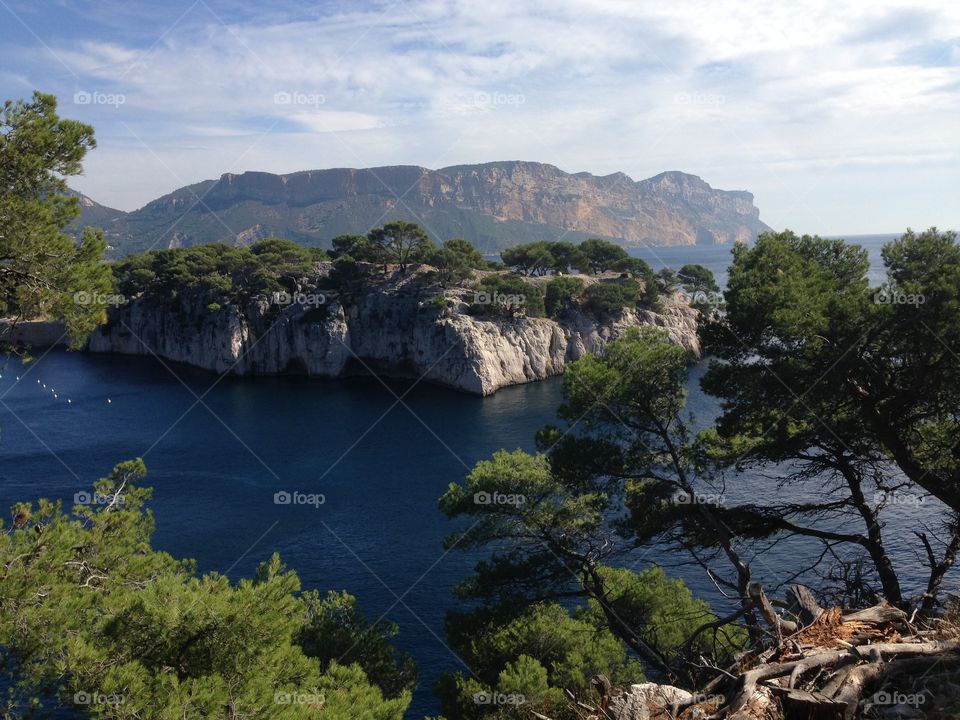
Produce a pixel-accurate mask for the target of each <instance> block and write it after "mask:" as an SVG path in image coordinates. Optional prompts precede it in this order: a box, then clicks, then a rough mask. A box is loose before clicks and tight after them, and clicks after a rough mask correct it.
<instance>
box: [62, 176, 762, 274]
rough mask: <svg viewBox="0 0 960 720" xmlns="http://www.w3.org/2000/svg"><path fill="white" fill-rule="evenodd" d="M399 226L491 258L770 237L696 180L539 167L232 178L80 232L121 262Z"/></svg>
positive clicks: (744, 202) (744, 205) (98, 220)
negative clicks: (97, 232)
mask: <svg viewBox="0 0 960 720" xmlns="http://www.w3.org/2000/svg"><path fill="white" fill-rule="evenodd" d="M86 200H89V199H86ZM398 218H402V219H406V220H413V221H417V222H420V223H421V224H423V225H425V226H426V227H427V229H428V230H429V231H430V234H431V235H432V236H433V238H434V240H440V241H442V240H445V239H448V238H451V237H464V238H466V239H467V240H470V241H471V242H472V243H474V245H476V246H477V247H478V248H480V249H481V250H482V251H485V252H496V251H497V250H500V249H502V248H504V247H507V246H509V245H513V244H516V243H520V242H529V241H531V240H556V239H558V238H561V237H562V238H564V239H567V240H571V241H578V240H582V239H585V238H587V237H603V238H607V239H611V240H615V241H618V242H620V243H622V244H624V245H626V246H643V245H694V244H715V243H729V242H732V241H736V240H748V239H750V238H752V237H754V236H755V235H756V234H757V233H758V232H762V231H764V230H767V229H768V228H767V226H766V225H764V224H763V223H762V222H761V221H760V219H759V211H758V210H757V208H756V207H755V206H754V205H753V195H751V194H750V193H749V192H745V191H729V190H716V189H714V188H712V187H710V185H708V184H707V183H706V182H704V181H703V180H701V179H700V178H699V177H696V176H695V175H688V174H686V173H681V172H665V173H661V174H660V175H657V176H655V177H652V178H649V179H647V180H640V181H639V182H635V181H634V180H632V179H631V178H629V177H627V176H626V175H624V174H623V173H614V174H613V175H606V176H603V177H598V176H595V175H591V174H589V173H575V174H570V173H566V172H564V171H562V170H560V169H559V168H556V167H554V166H552V165H545V164H542V163H534V162H495V163H486V164H483V165H458V166H453V167H447V168H441V169H440V170H429V169H427V168H423V167H418V166H391V167H378V168H367V169H351V168H336V169H330V170H314V171H306V172H297V173H292V174H289V175H273V174H271V173H264V172H245V173H243V174H241V175H232V174H226V175H223V176H222V177H221V178H220V179H219V180H206V181H204V182H201V183H197V184H196V185H190V186H188V187H184V188H181V189H180V190H177V191H175V192H172V193H170V194H169V195H165V196H164V197H161V198H159V199H157V200H154V201H153V202H150V203H148V204H147V205H145V206H144V207H143V208H141V209H139V210H136V211H134V212H130V213H123V212H119V211H115V210H111V209H110V208H105V207H103V206H100V205H97V204H96V203H92V201H90V202H89V203H88V202H86V201H85V202H84V215H83V216H82V218H81V221H80V222H81V224H89V225H93V226H96V227H101V228H103V229H104V231H105V232H106V235H107V238H108V240H109V243H110V245H111V254H112V255H113V256H120V255H125V254H127V253H131V252H140V251H143V250H146V249H149V248H166V247H180V246H185V245H195V244H199V243H206V242H215V241H219V242H227V243H231V244H248V243H251V242H253V241H255V240H257V239H259V238H262V237H266V236H270V235H277V236H281V237H287V238H290V239H292V240H295V241H297V242H300V243H303V244H305V245H321V246H323V245H326V244H328V243H329V240H330V239H331V238H333V237H336V236H337V235H340V234H344V233H365V232H367V231H368V230H369V229H370V228H371V227H375V226H377V225H380V224H382V223H384V222H386V221H388V220H391V219H398Z"/></svg>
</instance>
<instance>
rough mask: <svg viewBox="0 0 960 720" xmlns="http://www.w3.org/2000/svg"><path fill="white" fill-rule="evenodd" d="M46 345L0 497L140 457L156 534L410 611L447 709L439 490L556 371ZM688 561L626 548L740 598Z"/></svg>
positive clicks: (894, 532)
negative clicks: (274, 360) (215, 360)
mask: <svg viewBox="0 0 960 720" xmlns="http://www.w3.org/2000/svg"><path fill="white" fill-rule="evenodd" d="M892 237H893V236H862V237H855V238H849V239H850V240H851V241H852V242H859V243H860V244H862V245H864V246H865V247H867V248H868V249H869V250H870V253H871V259H872V263H873V265H872V270H871V273H872V277H873V278H874V280H875V281H877V282H878V281H879V280H880V279H882V277H883V272H882V267H881V263H880V255H879V251H880V248H881V246H882V244H883V243H884V242H887V241H889V240H890V239H891V238H892ZM635 254H636V255H638V256H639V257H643V258H644V259H645V260H647V261H648V262H649V263H650V264H651V265H652V266H653V267H654V269H659V268H660V267H663V266H669V267H673V268H675V269H677V268H679V267H680V266H682V265H684V264H686V263H700V264H702V265H705V266H707V267H708V268H710V269H711V270H713V272H714V274H715V275H716V276H717V278H718V280H720V282H721V284H722V283H723V282H725V278H726V269H727V265H728V263H729V260H730V248H729V247H724V246H710V247H670V248H652V249H641V250H637V251H635ZM37 355H38V359H37V360H36V361H35V362H33V363H32V364H30V365H28V366H24V365H22V364H21V363H20V362H19V361H17V360H15V359H10V360H8V361H7V363H6V365H5V366H4V368H3V371H2V377H0V506H2V507H9V506H11V505H12V504H13V503H15V502H17V501H26V500H36V499H38V498H40V497H46V498H57V499H61V500H63V501H64V502H65V503H67V504H68V505H69V504H70V503H72V502H73V501H74V499H75V497H77V496H78V493H84V492H86V491H89V489H90V487H91V484H92V483H93V481H95V480H96V479H97V478H99V477H103V476H104V475H106V474H107V473H108V472H109V471H110V469H111V467H112V466H113V465H114V464H116V463H117V462H120V461H122V460H125V459H129V458H136V457H142V458H143V459H144V461H145V463H146V465H147V467H148V470H149V476H148V477H147V478H146V480H145V484H148V485H150V486H152V487H153V488H154V496H153V500H152V501H151V503H150V507H151V509H152V511H153V513H154V516H155V519H156V533H155V536H154V545H155V547H156V548H158V549H160V550H164V551H166V552H169V553H171V554H173V555H174V556H177V557H190V558H195V559H196V561H197V563H198V565H199V569H200V570H201V571H203V572H207V571H217V572H220V573H226V574H227V575H228V576H229V577H230V578H231V579H234V580H236V579H239V578H242V577H249V576H250V575H251V574H252V573H253V572H254V570H255V569H256V567H257V565H258V564H259V563H261V562H263V561H265V560H267V559H269V558H270V556H271V555H272V554H273V553H279V555H280V557H281V559H282V560H283V561H284V563H286V565H287V566H288V567H289V568H291V569H293V570H295V571H296V572H297V574H298V575H299V577H300V579H301V582H302V584H303V586H304V588H306V589H313V588H319V589H321V590H328V589H337V590H347V591H348V592H350V593H352V594H353V595H355V596H356V597H357V598H358V600H359V602H360V605H361V607H362V609H363V611H364V612H365V614H366V616H367V617H368V619H370V620H371V621H373V620H376V619H377V618H380V617H386V618H388V619H390V620H392V621H394V622H396V623H397V624H398V625H399V627H400V633H399V635H398V637H397V639H396V642H397V644H398V645H399V646H400V647H401V648H403V649H404V650H406V651H408V652H410V653H411V654H412V655H413V657H414V659H415V661H416V662H417V664H418V666H419V669H420V684H419V686H418V688H417V690H416V692H415V694H414V699H413V703H412V704H411V707H410V709H409V711H408V714H407V716H408V717H410V718H422V717H424V715H428V714H436V712H437V703H436V700H435V698H434V696H433V694H432V691H431V686H432V684H433V683H434V681H435V680H436V679H437V676H438V675H439V674H440V673H441V672H446V671H452V670H463V671H464V672H466V670H465V666H464V663H463V661H462V660H461V659H460V658H458V657H457V655H456V653H454V652H453V650H452V649H451V648H450V647H449V645H448V643H447V641H446V638H445V636H444V631H443V620H444V616H445V614H446V613H447V611H448V610H450V609H452V608H455V607H458V605H457V601H456V600H455V599H454V597H453V595H452V589H453V586H454V584H455V583H457V582H458V581H460V580H462V579H463V578H465V577H466V576H467V575H469V573H470V572H471V569H472V567H473V566H474V564H475V563H476V562H477V561H478V560H479V559H481V557H483V553H479V552H473V553H471V552H462V551H459V550H453V551H449V552H448V551H445V550H444V548H443V544H442V543H443V539H444V537H445V536H447V535H449V534H450V533H452V532H453V531H454V530H455V529H456V527H457V524H456V522H452V521H450V520H448V519H447V518H446V517H445V516H444V515H443V514H442V513H441V512H440V511H439V509H438V508H437V499H438V498H439V497H440V495H441V494H443V492H444V491H445V490H446V489H447V487H448V485H449V484H450V483H452V482H459V481H461V480H462V479H463V478H464V477H465V475H466V474H467V473H468V472H469V471H470V469H471V468H472V467H473V466H474V464H475V463H477V462H478V461H479V460H482V459H485V458H487V457H489V456H490V455H491V454H492V453H493V452H494V451H496V450H498V449H500V448H508V449H515V448H523V449H525V450H533V449H534V433H535V432H536V431H537V429H539V428H540V427H542V426H543V425H545V424H548V423H551V422H555V421H556V415H555V413H556V408H557V406H558V404H559V402H560V399H561V381H560V380H559V379H551V380H547V381H544V382H538V383H531V384H528V385H523V386H518V387H512V388H505V389H503V390H501V391H500V392H498V393H496V394H495V395H493V396H492V397H488V398H478V397H473V396H469V395H464V394H461V393H457V392H454V391H451V390H447V389H443V388H439V387H435V386H431V385H428V384H426V383H424V382H412V381H410V380H391V379H379V378H375V377H363V378H350V379H346V380H342V381H324V380H309V379H304V378H295V377H270V378H235V377H229V376H228V377H218V376H216V375H213V374H211V373H207V372H204V371H200V370H196V369H193V368H190V367H186V366H182V365H173V364H169V363H161V362H159V361H157V360H155V359H151V358H147V357H125V356H105V355H87V354H83V353H77V352H66V351H63V350H52V351H49V352H46V353H43V354H40V353H37ZM705 368H706V362H703V363H700V364H698V365H696V366H695V367H693V368H692V370H691V377H690V382H689V393H690V399H689V409H690V411H691V412H692V414H693V415H694V416H695V418H696V419H697V422H699V423H707V422H709V421H710V419H711V418H712V417H714V415H715V414H716V412H717V406H716V403H715V401H714V400H713V399H712V398H709V397H707V396H705V395H704V394H703V393H702V392H701V391H700V388H699V384H698V382H699V378H700V377H701V376H702V374H703V372H704V371H705ZM726 492H727V493H728V494H729V496H730V498H731V500H737V499H745V498H750V499H752V500H755V501H761V502H762V500H763V498H764V497H771V498H772V497H774V496H783V494H784V493H785V492H786V493H788V494H789V493H790V492H793V490H791V489H790V488H789V487H788V488H786V489H782V488H779V489H778V487H777V485H776V483H774V482H772V481H771V480H769V479H767V478H760V477H755V476H751V475H742V476H739V477H737V478H735V479H733V481H732V482H731V483H730V485H729V486H728V488H727V491H726ZM296 494H299V495H296ZM297 497H299V498H300V499H301V500H303V499H304V498H311V497H312V498H313V499H312V500H304V501H303V502H297V501H296V498H297ZM284 498H291V499H293V501H291V502H290V503H287V504H284V503H283V499H284ZM278 499H279V500H280V502H279V503H278V502H277V500H278ZM924 513H925V511H924V510H923V509H922V508H912V507H904V508H897V514H896V515H895V516H894V517H893V518H892V519H891V520H890V526H889V527H888V528H887V534H888V536H889V537H890V538H891V539H892V545H893V546H894V548H895V559H896V562H897V565H898V568H899V569H900V570H901V572H902V573H903V575H904V577H905V578H907V582H908V585H909V586H910V587H911V588H913V589H918V588H919V587H920V583H921V582H922V567H921V563H920V559H919V557H918V556H917V555H916V554H915V552H914V545H913V544H912V543H910V542H909V541H910V540H912V539H913V535H912V530H914V529H918V528H920V527H921V524H922V523H923V522H925V521H927V522H929V521H930V516H929V512H926V514H924ZM901 538H902V540H903V543H899V542H898V539H901ZM818 551H819V546H817V545H816V544H815V543H793V544H790V543H783V544H776V545H774V546H773V547H764V548H758V549H754V550H750V551H749V555H748V557H749V559H750V560H751V561H752V563H753V565H754V570H755V573H756V575H757V576H758V579H760V580H762V581H763V582H765V583H768V584H769V585H771V586H774V585H782V584H784V583H786V582H788V581H789V580H790V579H791V577H790V573H791V572H792V571H794V570H795V569H797V567H798V566H800V565H801V561H802V559H803V558H812V557H815V556H816V553H817V552H818ZM687 560H688V559H687V558H686V557H685V556H683V555H681V554H679V553H678V552H676V551H674V550H672V549H670V548H667V547H663V546H649V547H643V548H638V549H637V550H636V551H635V553H634V554H633V555H632V556H631V557H630V563H631V564H632V565H634V566H635V567H636V568H637V569H641V568H643V567H646V566H647V565H649V564H651V563H657V564H660V565H662V566H664V567H665V568H666V569H667V570H668V572H670V573H671V574H674V575H676V576H678V577H682V578H683V579H684V580H685V581H686V582H687V583H688V585H689V586H690V587H691V589H692V590H693V592H694V593H695V594H697V595H699V596H701V597H704V598H706V599H708V600H709V601H711V602H712V603H713V604H714V606H715V608H716V609H718V610H722V609H724V608H726V607H729V605H730V601H729V600H728V599H726V598H724V597H723V596H722V595H720V594H719V593H718V592H717V589H716V588H715V586H714V585H713V583H712V582H710V581H709V579H708V578H707V577H706V576H705V575H704V574H703V572H702V571H701V570H700V569H699V568H696V567H693V566H691V565H690V564H689V563H688V562H687ZM801 579H802V578H801ZM954 580H955V578H954V577H952V578H951V582H953V581H954Z"/></svg>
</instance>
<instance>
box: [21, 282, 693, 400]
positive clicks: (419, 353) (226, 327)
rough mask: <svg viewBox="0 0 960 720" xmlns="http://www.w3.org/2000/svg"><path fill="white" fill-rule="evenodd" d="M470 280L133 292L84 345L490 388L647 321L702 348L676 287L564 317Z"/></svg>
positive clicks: (216, 366)
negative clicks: (170, 295)
mask: <svg viewBox="0 0 960 720" xmlns="http://www.w3.org/2000/svg"><path fill="white" fill-rule="evenodd" d="M469 292H470V291H468V290H465V289H463V288H456V289H448V290H446V291H444V299H445V303H444V304H445V306H446V307H442V306H441V304H440V303H437V302H436V288H429V287H426V286H424V285H423V284H422V283H420V282H418V281H417V278H416V276H415V275H413V276H408V277H403V276H394V277H391V278H388V279H386V280H385V281H384V282H382V283H378V284H376V285H372V286H370V287H369V288H367V289H366V290H365V291H364V292H363V293H361V294H360V295H358V296H356V297H353V298H350V301H349V302H344V301H343V300H342V299H341V298H337V297H328V298H325V299H324V300H325V301H324V303H323V306H322V312H321V313H318V312H317V310H316V308H315V307H311V306H309V305H304V304H301V303H298V302H290V303H288V304H286V305H283V306H279V307H278V305H277V304H276V302H274V301H272V300H271V299H267V298H260V299H256V300H253V301H251V302H250V303H248V304H247V305H246V306H245V307H240V306H237V305H228V306H225V307H222V308H220V309H218V310H217V311H215V312H212V311H210V309H209V308H207V307H206V306H205V305H204V304H203V303H202V301H190V300H188V299H184V300H181V301H180V302H179V303H178V304H176V305H175V306H173V307H171V306H169V305H162V304H158V303H154V302H152V301H151V300H150V299H148V298H137V299H134V300H132V301H130V302H129V303H127V304H125V305H122V306H119V307H114V308H111V309H110V312H109V318H108V321H107V323H106V324H104V325H103V326H101V327H100V328H99V329H98V330H95V331H94V332H93V334H92V335H91V336H90V339H89V341H88V343H87V348H86V350H87V351H88V352H92V353H115V354H124V355H147V356H150V355H155V356H157V357H159V358H161V359H163V360H167V361H172V362H178V363H185V364H188V365H192V366H194V367H197V368H202V369H205V370H209V371H211V372H215V373H229V374H233V375H239V376H257V375H286V374H298V375H306V376H309V377H318V378H340V377H346V376H349V375H356V374H359V373H364V372H375V373H377V374H382V375H385V376H404V377H417V378H422V379H423V380H425V381H427V382H431V383H435V384H438V385H442V386H445V387H448V388H452V389H455V390H460V391H463V392H467V393H471V394H474V395H484V396H485V395H490V394H492V393H494V392H496V391H497V390H499V389H500V388H503V387H507V386H510V385H517V384H522V383H527V382H534V381H537V380H543V379H546V378H549V377H552V376H555V375H559V374H562V373H563V371H564V368H565V366H566V364H567V363H569V362H571V361H573V360H576V359H577V358H579V357H581V356H582V355H583V354H585V353H602V352H603V349H604V348H605V347H606V345H607V343H608V342H610V341H611V340H614V339H616V338H617V337H619V336H620V335H622V334H623V333H624V332H625V331H626V330H627V329H628V328H631V327H639V326H641V325H655V326H658V327H662V328H664V329H665V330H666V331H667V332H668V333H669V334H670V336H671V337H672V338H673V340H674V341H675V342H677V343H678V344H680V345H682V346H683V347H685V348H686V349H688V350H689V351H690V352H691V353H692V354H693V355H694V356H696V357H699V354H700V343H699V340H698V337H697V311H696V310H694V309H693V308H691V307H690V305H689V303H688V302H687V300H686V299H685V298H684V297H683V296H681V295H679V294H677V295H672V296H667V297H664V298H662V299H661V307H660V309H659V311H658V312H654V311H650V310H642V309H632V308H625V309H624V310H623V311H621V312H620V313H619V315H618V316H616V317H613V318H609V319H607V320H606V321H605V322H603V323H600V322H598V321H597V320H596V319H595V318H594V317H593V316H592V315H590V314H589V313H588V312H586V311H585V310H582V309H574V310H571V311H570V312H568V313H565V314H564V316H563V317H562V318H561V319H556V320H555V319H549V318H536V317H511V318H500V317H497V318H489V317H477V316H473V315H471V314H469V313H468V312H467V308H468V301H469V296H468V295H469ZM318 315H320V316H322V317H318ZM51 325H52V324H51V323H29V324H25V325H22V326H20V328H19V329H18V332H19V333H20V334H21V337H22V338H23V339H24V340H25V341H26V342H28V343H30V344H32V345H34V346H40V345H42V344H44V343H43V342H42V341H43V340H51V339H53V338H56V337H57V336H58V333H56V331H55V329H54V328H52V327H50V326H51ZM31 327H32V329H31ZM47 344H49V343H47Z"/></svg>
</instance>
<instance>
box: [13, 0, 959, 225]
mask: <svg viewBox="0 0 960 720" xmlns="http://www.w3.org/2000/svg"><path fill="white" fill-rule="evenodd" d="M0 46H2V57H3V63H2V64H0V91H2V96H3V97H5V98H17V97H26V96H28V95H29V94H30V93H31V92H32V90H33V89H34V88H37V89H41V90H43V91H45V92H53V93H55V94H56V95H57V96H58V97H59V98H60V103H61V112H62V114H63V115H65V116H68V117H76V118H80V119H83V120H85V121H87V122H90V123H92V124H93V125H94V127H95V128H96V134H97V139H98V143H99V147H98V148H97V149H96V150H94V151H93V152H92V153H91V154H90V155H89V156H88V159H87V161H86V164H85V167H86V172H85V175H84V176H83V177H82V178H78V179H76V180H74V182H73V185H74V186H75V187H77V188H78V189H80V190H82V191H83V192H85V193H87V194H88V195H90V196H91V197H93V198H94V199H95V200H97V201H99V202H101V203H104V204H107V205H112V206H114V207H119V208H122V209H125V210H130V209H133V208H136V207H139V206H141V205H143V204H144V203H146V202H147V201H149V200H151V199H153V198H155V197H157V196H159V195H162V194H164V193H166V192H169V191H171V190H173V189H175V188H177V187H180V186H182V185H185V184H188V183H193V182H197V181H199V180H203V179H207V178H216V177H219V176H220V175H221V174H222V173H225V172H234V173H236V172H243V171H245V170H266V171H270V172H292V171H296V170H308V169H316V168H324V167H343V166H348V167H366V166H375V165H392V164H416V165H424V166H426V167H433V168H436V167H443V166H446V165H455V164H462V163H473V162H485V161H491V160H506V159H525V160H537V161H542V162H549V163H553V164H555V165H557V166H559V167H561V168H563V169H564V170H567V171H571V172H579V171H588V172H592V173H595V174H608V173H612V172H617V171H622V172H625V173H627V174H628V175H630V176H631V177H633V178H634V179H641V178H644V177H649V176H651V175H654V174H656V173H658V172H661V171H663V170H674V169H676V170H683V171H686V172H690V173H694V174H697V175H700V176H701V177H703V178H704V179H705V180H706V181H707V182H709V183H710V184H712V185H713V186H714V187H720V188H726V189H746V190H750V191H752V192H753V193H754V194H755V196H756V203H757V205H758V206H759V207H760V210H761V218H762V219H764V220H765V221H766V222H767V223H768V224H770V225H772V226H774V227H776V228H783V227H789V228H792V229H794V230H798V231H804V232H817V233H821V234H854V233H871V232H896V231H898V230H902V229H904V228H905V227H907V226H908V225H909V226H913V227H926V226H929V225H934V224H936V225H938V226H940V227H949V228H958V227H960V222H958V219H960V218H958V215H960V211H958V209H960V202H958V201H960V191H958V188H960V162H958V161H960V122H958V111H960V3H950V2H942V3H916V2H913V3H909V4H908V3H897V2H885V1H883V0H876V1H871V2H821V1H816V2H814V1H807V0H801V1H798V2H790V3H781V2H769V3H756V2H729V1H727V0H721V1H718V2H703V1H702V0H698V1H696V2H687V1H684V0H672V1H671V2H664V1H663V0H656V2H648V1H646V0H582V1H581V0H552V1H550V2H540V0H530V1H529V2H523V1H518V0H509V1H504V0H483V1H482V2H481V1H477V0H471V1H469V2H468V1H465V0H459V1H458V0H398V1H395V2H383V3H350V2H328V3H304V2H293V1H292V0H281V1H279V2H268V3H263V2H250V3H246V2H222V1H220V0H183V1H182V2H181V1H177V0H165V1H164V2H161V3H156V2H139V1H138V0H126V1H115V0H97V1H95V2H88V1H86V0H80V1H70V2H68V1H66V0H63V1H61V2H45V1H43V0H0Z"/></svg>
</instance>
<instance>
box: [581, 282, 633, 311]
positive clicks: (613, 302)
mask: <svg viewBox="0 0 960 720" xmlns="http://www.w3.org/2000/svg"><path fill="white" fill-rule="evenodd" d="M629 303H630V299H629V298H628V293H627V292H625V291H624V288H623V286H621V285H619V284H617V283H607V282H598V283H594V284H593V285H591V286H590V287H588V288H587V307H589V308H590V311H591V312H592V313H593V314H594V315H595V316H596V317H598V318H605V317H609V316H611V315H615V314H617V313H619V312H620V311H621V310H623V308H624V307H625V306H626V305H627V304H629Z"/></svg>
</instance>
